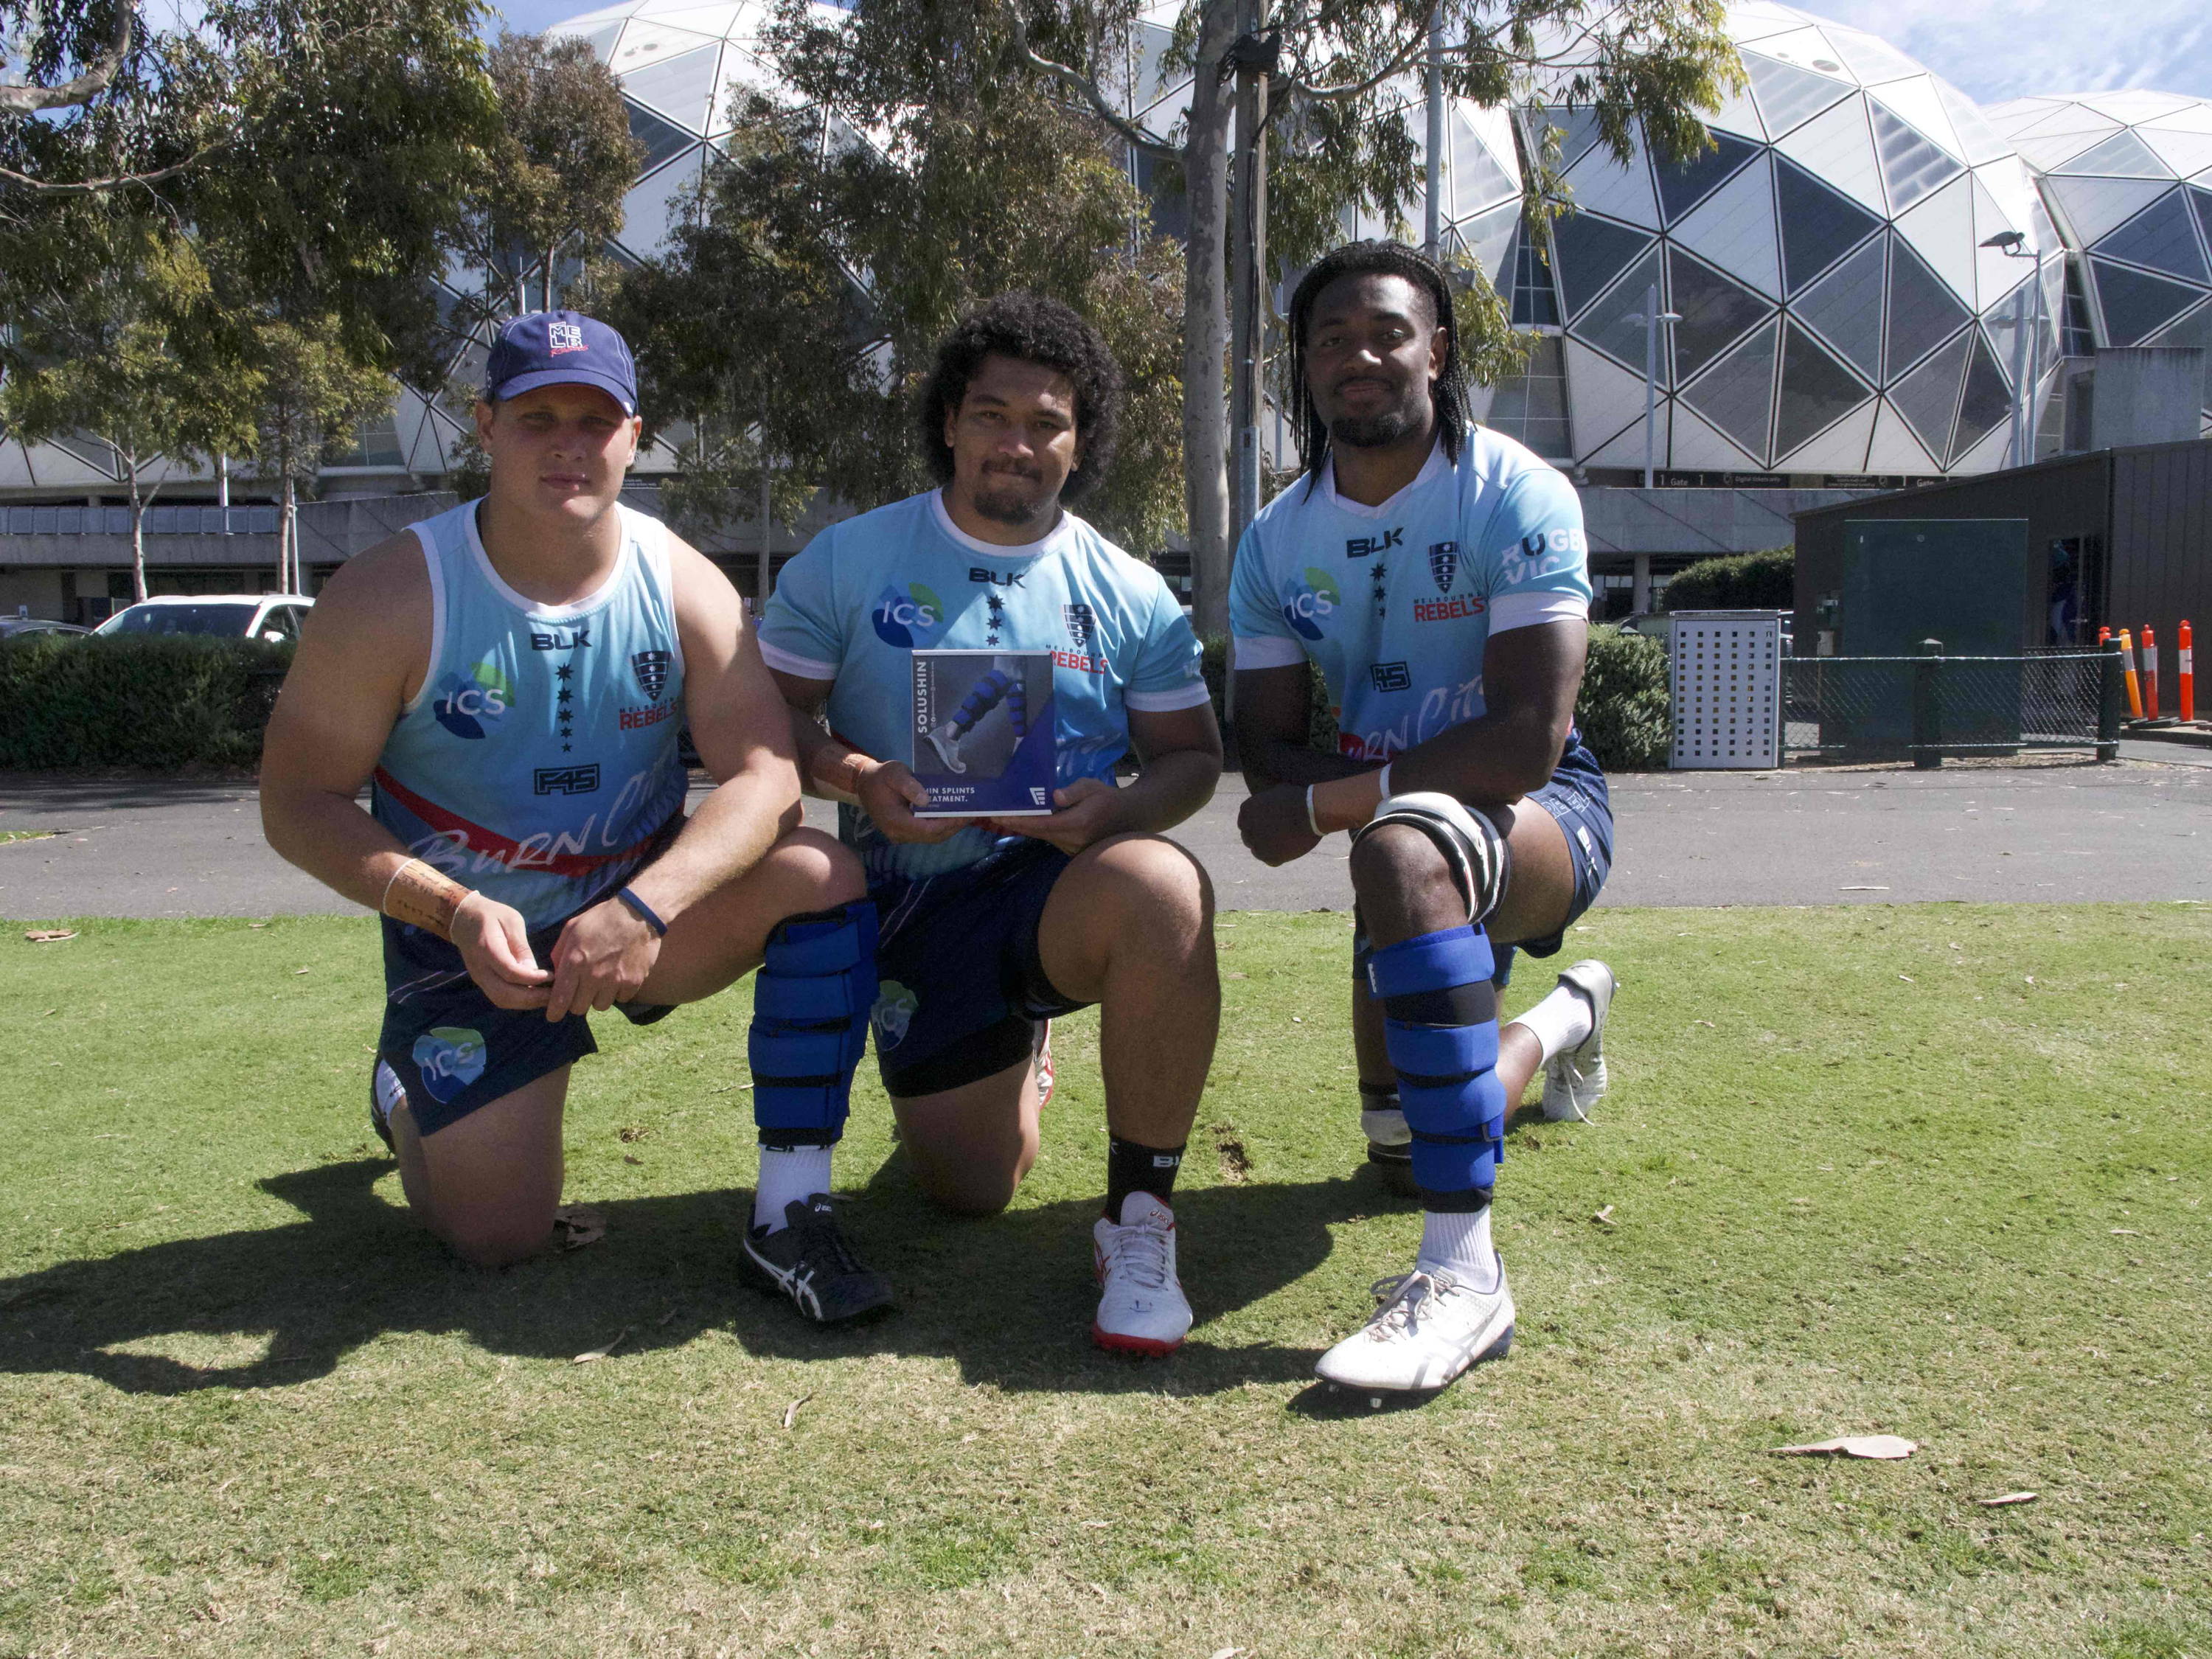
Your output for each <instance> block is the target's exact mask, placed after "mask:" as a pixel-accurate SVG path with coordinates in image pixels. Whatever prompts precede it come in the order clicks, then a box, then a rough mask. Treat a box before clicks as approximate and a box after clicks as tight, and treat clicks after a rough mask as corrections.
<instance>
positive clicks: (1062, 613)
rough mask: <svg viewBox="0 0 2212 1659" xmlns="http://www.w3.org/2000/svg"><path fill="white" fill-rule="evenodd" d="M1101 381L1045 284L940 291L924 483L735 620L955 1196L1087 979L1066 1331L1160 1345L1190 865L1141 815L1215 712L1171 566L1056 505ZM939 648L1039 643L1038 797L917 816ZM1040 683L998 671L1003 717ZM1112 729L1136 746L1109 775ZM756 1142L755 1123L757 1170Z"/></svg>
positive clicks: (1029, 1141)
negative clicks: (1083, 1096)
mask: <svg viewBox="0 0 2212 1659" xmlns="http://www.w3.org/2000/svg"><path fill="white" fill-rule="evenodd" d="M1120 405H1121V372H1120V370H1119V368H1117V366H1116V365H1115V362H1114V360H1113V357H1112V356H1111V354H1110V353H1109V351H1108V350H1107V348H1106V345H1105V343H1104V342H1103V340H1101V339H1100V338H1099V337H1098V335H1097V331H1095V330H1093V329H1092V328H1091V326H1090V325H1088V324H1087V323H1085V322H1084V321H1083V320H1082V319H1080V318H1079V317H1078V316H1077V315H1076V314H1075V313H1073V312H1072V311H1070V310H1069V309H1068V308H1067V307H1066V306H1063V305H1060V304H1059V303H1057V302H1055V301H1050V300H1046V299H1041V298H1039V297H1037V296H1036V295H1025V294H1014V295H1003V296H1001V297H1000V298H999V299H996V300H994V301H990V302H989V303H988V304H987V305H985V306H983V307H981V308H979V309H978V310H976V311H975V312H974V313H971V314H970V315H969V316H968V317H966V318H965V319H963V320H962V321H961V322H960V324H959V325H957V327H956V328H955V329H954V330H953V331H952V333H951V337H949V338H948V339H947V340H946V341H945V343H944V345H943V347H942V348H941V349H940V350H939V354H938V358H937V362H936V366H935V368H934V370H933V373H932V374H930V376H929V379H928V381H927V385H926V386H924V388H923V392H922V396H921V402H920V421H921V433H920V436H921V444H922V450H923V453H924V454H925V455H926V457H927V459H928V463H929V466H930V470H931V471H932V472H933V474H934V475H935V477H937V479H938V482H939V488H937V489H932V490H930V491H928V492H927V493H925V494H923V495H915V496H913V497H911V498H910V499H908V500H906V501H898V502H896V503H894V504H892V505H890V506H889V507H878V509H876V510H875V511H874V512H872V513H863V514H862V515H861V516H860V517H859V518H855V519H850V520H846V521H845V522H843V523H842V524H838V525H836V526H832V527H831V528H829V529H828V530H825V531H824V532H822V534H821V535H819V536H818V537H817V538H815V539H814V541H813V542H812V543H811V544H809V546H808V547H807V549H806V550H805V551H804V552H803V553H801V554H800V555H799V556H798V557H797V558H796V559H793V561H792V562H791V564H790V566H789V567H788V568H787V569H786V570H785V571H784V573H783V577H782V580H781V584H780V585H779V586H778V587H777V589H776V592H775V598H774V599H772V600H771V601H770V602H769V607H768V611H767V614H766V616H765V617H763V621H762V623H761V648H762V653H763V655H764V656H765V657H766V659H767V660H768V664H769V668H770V669H771V670H772V671H774V672H775V677H776V678H777V680H778V681H779V682H780V683H781V685H782V688H783V692H784V696H785V697H786V699H787V701H788V702H790V703H791V705H792V707H793V710H794V711H795V716H796V718H795V721H794V724H795V726H796V729H797V732H798V734H799V737H798V740H799V768H800V772H801V775H802V776H803V777H804V778H805V782H806V787H808V788H809V789H810V790H811V791H813V792H815V793H818V794H822V795H825V796H828V797H829V798H831V799H836V800H838V801H840V802H841V803H842V811H841V812H840V818H841V822H842V834H843V836H844V838H845V840H846V841H847V842H848V843H849V844H851V845H852V846H854V848H857V849H858V850H859V851H860V854H861V857H862V859H863V860H864V861H865V862H866V866H867V872H868V879H869V888H870V891H871V893H872V896H873V897H874V898H875V901H876V904H877V907H878V912H879V914H880V916H881V923H880V929H879V943H878V949H877V955H876V963H877V968H878V977H879V981H880V985H881V990H880V993H879V995H878V1000H877V1003H876V1009H875V1020H874V1030H875V1038H876V1058H877V1063H878V1066H880V1067H881V1069H882V1073H883V1079H884V1087H885V1089H886V1090H887V1091H889V1093H890V1097H891V1103H892V1108H893V1109H894V1111H895V1112H896V1115H897V1120H898V1126H899V1139H900V1144H901V1146H902V1147H903V1148H904V1149H905V1151H906V1152H907V1155H908V1158H911V1159H912V1161H913V1166H914V1170H915V1176H916V1178H917V1179H918V1180H919V1181H920V1182H921V1186H922V1188H923V1190H924V1191H925V1192H927V1194H929V1195H930V1196H931V1197H932V1198H933V1199H935V1200H937V1201H939V1203H942V1204H944V1205H945V1206H948V1207H951V1208H952V1209H956V1210H960V1211H963V1212H971V1213H990V1212H995V1211H998V1210H1000V1209H1002V1208H1004V1207H1005V1206H1006V1203H1007V1201H1008V1200H1009V1199H1010V1198H1011V1197H1012V1194H1013V1192H1014V1189H1015V1188H1016V1187H1017V1186H1018V1184H1019V1183H1020V1182H1021V1180H1022V1177H1023V1176H1024V1175H1025V1174H1026V1173H1027V1172H1028V1170H1029V1168H1030V1164H1031V1162H1032V1161H1033V1160H1034V1159H1035V1158H1036V1152H1037V1140H1038V1115H1039V1107H1040V1103H1041V1097H1042V1090H1041V1088H1040V1086H1039V1067H1038V1065H1037V1063H1036V1062H1037V1060H1038V1058H1039V1056H1040V1055H1041V1054H1042V1036H1043V1031H1044V1027H1045V1023H1046V1022H1048V1021H1049V1020H1050V1019H1051V1018H1053V1017H1054V1016H1055V1015H1057V1014H1060V1013H1065V1012H1070V1011H1073V1010H1074V1009H1076V1008H1080V1007H1084V1006H1088V1005H1090V1004H1092V1003H1097V1004H1098V1005H1099V1006H1100V1007H1101V1010H1102V1022H1101V1036H1100V1058H1101V1062H1102V1066H1103V1071H1104V1073H1105V1083H1106V1121H1107V1127H1108V1147H1107V1158H1106V1201H1105V1213H1104V1214H1103V1216H1102V1217H1101V1218H1099V1220H1098V1221H1097V1225H1096V1226H1095V1227H1094V1229H1093V1233H1092V1237H1093V1242H1094V1245H1095V1257H1096V1261H1097V1269H1098V1275H1099V1279H1100V1283H1101V1295H1100V1299H1099V1304H1098V1311H1097V1318H1096V1320H1095V1322H1094V1323H1093V1325H1092V1334H1093V1336H1094V1337H1095V1339H1096V1340H1097V1341H1098V1342H1099V1343H1101V1344H1102V1345H1103V1346H1107V1347H1109V1348H1116V1349H1121V1350H1124V1351H1127V1352H1138V1353H1154V1354H1158V1353H1166V1352H1170V1351H1172V1350H1173V1349H1174V1348H1175V1347H1176V1346H1177V1345H1178V1344H1180V1343H1181V1342H1182V1338H1183V1334H1184V1333H1185V1332H1186V1331H1187V1330H1188V1328H1189V1325H1190V1318H1191V1315H1190V1304H1189V1303H1188V1301H1187V1300H1186V1299H1185V1298H1184V1296H1183V1293H1182V1285H1181V1283H1180V1280H1179V1279H1178V1276H1177V1273H1176V1235H1175V1210H1174V1203H1173V1197H1174V1182H1175V1176H1176V1169H1177V1166H1178V1165H1179V1164H1180V1163H1181V1161H1182V1150H1183V1145H1184V1142H1185V1141H1186V1140H1187V1139H1188V1136H1189V1133H1190V1125H1191V1121H1192V1119H1193V1117H1194V1115H1195V1114H1196V1111H1197V1109H1198V1100H1199V1095H1200V1091H1201V1089H1202V1088H1203V1087H1204V1085H1205V1082H1206V1069H1207V1066H1209V1065H1210V1064H1211V1062H1212V1054H1213V1042H1214V1036H1215V1030H1216V1027H1217V1025H1218V1020H1219V1015H1220V987H1219V984H1218V978H1217V975H1216V972H1215V968H1214V957H1213V932H1212V893H1211V891H1210V890H1209V888H1208V886H1207V884H1206V875H1205V872H1204V871H1203V870H1202V869H1201V868H1200V866H1199V865H1198V862H1197V861H1196V860H1194V859H1193V858H1192V857H1191V856H1190V854H1188V853H1186V852H1185V851H1183V849H1182V848H1180V847H1178V846H1176V844H1175V843H1174V842H1171V841H1169V840H1167V839H1166V838H1165V836H1164V834H1163V833H1162V832H1164V831H1165V830H1167V829H1171V828H1172V827H1173V826H1175V825H1176V824H1177V823H1181V822H1182V820H1184V819H1185V818H1187V817H1190V815H1191V814H1192V813H1194V812H1195V811H1198V809H1199V808H1200V807H1201V806H1203V805H1205V804H1206V800H1207V799H1209V798H1210V797H1211V796H1212V793H1213V787H1214V784H1215V783H1216V781H1218V778H1219V776H1220V772H1221V736H1220V732H1218V729H1217V728H1216V726H1215V724H1214V719H1213V709H1212V703H1211V702H1209V701H1208V698H1207V696H1206V685H1205V683H1204V681H1203V680H1202V679H1201V678H1200V672H1199V648H1198V641H1197V640H1196V639H1195V637H1194V636H1193V635H1192V633H1191V630H1190V624H1189V623H1188V622H1187V621H1186V620H1185V619H1184V617H1183V614H1182V607H1181V606H1180V605H1178V604H1177V603H1176V598H1175V595H1174V594H1173V593H1172V592H1170V590H1169V588H1168V586H1167V584H1166V583H1165V582H1164V581H1163V580H1161V579H1160V577H1159V575H1158V573H1157V572H1155V571H1153V570H1152V568H1150V567H1149V566H1146V565H1145V564H1142V563H1139V562H1138V561H1137V560H1135V559H1133V558H1131V557H1130V556H1128V555H1127V553H1125V552H1123V551H1122V550H1121V549H1120V548H1118V547H1115V545H1114V544H1112V543H1110V542H1109V541H1108V540H1107V539H1106V538H1104V537H1103V536H1101V535H1100V534H1099V533H1098V532H1097V531H1096V530H1094V529H1092V528H1091V526H1089V525H1087V524H1085V522H1084V521H1083V520H1081V519H1079V518H1077V517H1076V516H1075V515H1074V514H1073V513H1069V512H1067V511H1066V509H1065V508H1064V507H1063V506H1062V505H1061V503H1062V502H1063V501H1071V500H1073V499H1075V498H1076V497H1078V496H1079V495H1081V494H1082V493H1083V491H1084V490H1085V489H1087V488H1088V487H1089V486H1090V485H1091V483H1093V482H1094V481H1095V480H1096V479H1097V477H1099V476H1100V475H1101V474H1102V473H1103V471H1105V469H1106V468H1107V466H1108V465H1109V464H1110V462H1111V460H1112V457H1113V449H1114V437H1115V422H1116V417H1117V416H1118V414H1119V410H1120ZM939 649H951V650H971V651H979V652H981V651H989V652H994V653H999V652H1003V653H1042V652H1049V653H1050V656H1051V662H1052V672H1051V699H1050V708H1051V711H1052V717H1053V722H1054V738H1055V743H1054V753H1055V757H1056V760H1055V764H1056V768H1057V784H1058V787H1057V789H1056V790H1055V792H1054V797H1053V804H1054V810H1053V811H1051V812H1049V813H1048V814H1046V815H1044V816H1041V817H1008V818H1004V819H998V820H989V819H986V820H982V821H978V820H976V819H974V818H968V819H961V818H938V817H916V816H915V808H916V807H917V806H921V805H927V799H928V796H927V791H926V790H925V789H924V787H922V785H921V783H920V782H919V781H917V780H916V779H915V775H914V773H913V771H912V769H910V768H909V767H908V764H907V763H905V761H904V760H903V759H902V758H901V757H902V756H905V755H907V754H908V753H910V752H911V750H910V744H911V743H912V741H913V738H914V736H915V732H916V727H915V693H914V663H913V653H915V651H917V650H939ZM994 667H995V665H994ZM1020 684H1021V678H1020V676H1019V675H1018V674H1015V673H1000V672H996V671H993V672H987V673H986V675H985V676H984V678H983V679H982V680H981V681H979V682H978V683H977V684H975V688H974V689H973V690H972V692H971V694H970V696H969V698H968V700H967V701H966V702H964V703H963V705H962V706H961V708H959V710H958V711H957V712H956V714H954V715H953V717H952V718H951V720H946V721H945V722H944V723H943V724H942V727H941V729H938V728H933V729H932V730H928V731H925V732H921V736H922V737H923V738H926V739H927V740H928V741H930V742H931V743H932V744H933V745H935V746H937V747H938V748H939V753H940V757H941V758H943V759H944V760H945V762H946V763H947V769H957V768H954V767H952V766H951V761H952V760H953V759H955V758H957V745H958V741H959V738H961V737H962V736H963V735H964V734H965V733H966V732H968V731H969V730H970V729H972V728H973V726H974V725H975V722H976V721H978V720H981V718H982V717H983V715H984V714H985V713H986V712H987V709H988V708H989V707H991V706H995V705H997V704H1000V703H1002V702H1011V698H1012V695H1013V693H1014V690H1015V688H1016V687H1017V686H1018V685H1020ZM1044 706H1045V705H1044V701H1043V699H1042V698H1036V699H1035V707H1034V710H1033V709H1032V705H1031V699H1030V695H1029V694H1028V693H1026V692H1024V701H1023V702H1022V704H1021V705H1020V708H1021V714H1020V716H1019V719H1020V721H1021V724H1022V725H1023V726H1024V729H1026V727H1027V726H1028V723H1029V721H1030V719H1031V717H1032V713H1033V712H1034V714H1036V718H1038V719H1040V720H1041V719H1042V709H1043V708H1044ZM825 708H826V711H827V714H828V721H829V724H828V729H827V730H824V729H823V726H822V724H821V723H820V715H821V713H822V711H823V710H824V709H825ZM963 722H964V724H963ZM947 747H950V748H951V750H953V751H954V753H953V754H952V755H950V756H948V755H945V753H944V750H945V749H946V748H947ZM1132 749H1134V750H1135V751H1136V753H1137V755H1138V757H1139V761H1140V763H1141V764H1140V767H1139V771H1138V773H1137V775H1136V776H1135V777H1134V778H1133V779H1131V780H1129V781H1127V783H1126V784H1121V785H1119V786H1118V787H1117V784H1116V780H1115V769H1116V766H1117V763H1119V762H1120V761H1121V759H1122V757H1124V756H1126V755H1127V754H1128V753H1129V751H1130V750H1132ZM790 1156H791V1157H792V1158H793V1159H794V1160H799V1162H798V1163H796V1164H794V1173H793V1175H792V1176H791V1177H790V1184H791V1188H792V1189H793V1190H794V1191H800V1190H804V1191H819V1190H822V1188H823V1186H824V1185H825V1184H826V1182H827V1180H828V1174H829V1149H828V1148H827V1147H811V1148H793V1149H792V1152H791V1153H790ZM777 1161H778V1156H777V1154H775V1152H774V1151H773V1149H772V1147H771V1151H770V1152H769V1153H768V1154H767V1155H766V1156H765V1157H764V1158H763V1186H764V1187H765V1186H766V1185H767V1184H768V1183H769V1181H770V1180H771V1179H775V1178H778V1177H776V1176H775V1175H774V1174H773V1171H772V1170H771V1165H772V1164H775V1162H777ZM756 1255H757V1259H760V1260H761V1261H762V1262H763V1267H764V1269H765V1270H767V1271H769V1272H770V1273H784V1274H787V1275H796V1274H799V1273H804V1272H805V1263H804V1262H803V1261H801V1260H800V1259H799V1255H797V1254H795V1253H791V1254H779V1251H778V1248H777V1246H776V1245H775V1242H774V1240H773V1239H772V1238H769V1239H763V1241H762V1242H761V1243H760V1244H759V1246H758V1247H757V1250H756Z"/></svg>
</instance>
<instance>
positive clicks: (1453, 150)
mask: <svg viewBox="0 0 2212 1659" xmlns="http://www.w3.org/2000/svg"><path fill="white" fill-rule="evenodd" d="M1444 144H1445V149H1444V156H1445V160H1446V162H1447V164H1448V167H1449V172H1448V175H1447V178H1446V180H1445V187H1444V207H1445V209H1446V210H1447V212H1448V213H1449V215H1450V216H1451V217H1452V218H1453V219H1454V220H1455V221H1457V220H1461V219H1466V218H1468V217H1470V216H1473V215H1474V214H1477V213H1480V212H1481V211H1482V210H1484V209H1486V208H1491V207H1495V206H1497V204H1498V203H1500V202H1503V201H1507V200H1510V199H1511V198H1512V197H1517V196H1518V195H1520V193H1521V181H1520V180H1519V179H1516V178H1509V177H1508V176H1507V174H1506V172H1505V169H1504V167H1502V166H1500V165H1499V163H1498V157H1497V155H1495V154H1493V153H1492V150H1491V148H1490V146H1489V145H1488V144H1486V143H1484V142H1483V139H1482V135H1481V134H1480V132H1478V131H1475V129H1474V124H1473V123H1472V122H1471V121H1470V120H1469V119H1468V117H1467V115H1466V114H1465V113H1464V112H1462V111H1460V110H1457V109H1455V110H1453V111H1452V112H1451V113H1450V115H1449V118H1447V119H1446V121H1445V123H1444Z"/></svg>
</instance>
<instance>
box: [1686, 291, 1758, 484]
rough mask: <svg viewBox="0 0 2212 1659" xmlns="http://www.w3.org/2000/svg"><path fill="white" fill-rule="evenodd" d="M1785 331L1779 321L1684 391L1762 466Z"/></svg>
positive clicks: (1704, 414)
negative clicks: (1777, 352)
mask: <svg viewBox="0 0 2212 1659" xmlns="http://www.w3.org/2000/svg"><path fill="white" fill-rule="evenodd" d="M1781 333H1782V324H1781V320H1780V319H1776V320H1774V321H1772V322H1770V323H1769V324H1767V325H1766V326H1765V327H1764V328H1762V329H1760V330H1759V331H1758V332H1756V333H1755V334H1753V335H1752V336H1751V337H1750V338H1749V339H1747V340H1746V341H1744V343H1742V344H1741V345H1739V346H1738V347H1736V348H1735V350H1733V351H1731V352H1729V354H1728V355H1727V356H1724V357H1723V358H1722V359H1721V360H1720V361H1719V362H1717V363H1715V364H1714V365H1713V366H1712V367H1711V368H1709V369H1707V370H1706V371H1705V374H1703V375H1702V376H1700V377H1699V380H1698V381H1697V383H1696V384H1695V385H1693V386H1689V387H1687V388H1686V390H1684V391H1683V392H1681V393H1680V398H1681V400H1682V401H1683V402H1684V403H1686V404H1689V405H1690V407H1691V408H1692V409H1694V410H1697V411H1698V413H1699V414H1700V415H1702V416H1705V418H1706V419H1707V420H1709V421H1711V422H1712V423H1713V424H1714V425H1715V426H1716V427H1717V428H1720V430H1721V431H1722V432H1723V434H1725V435H1727V436H1728V438H1729V441H1731V442H1734V443H1737V444H1740V445H1741V446H1742V447H1743V448H1744V450H1745V451H1746V452H1747V453H1749V454H1752V455H1754V456H1756V457H1758V459H1759V465H1762V466H1764V465H1765V464H1766V456H1767V440H1768V438H1769V437H1770V436H1771V434H1772V431H1773V425H1774V348H1775V344H1776V343H1777V341H1778V339H1779V338H1780V337H1781Z"/></svg>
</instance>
